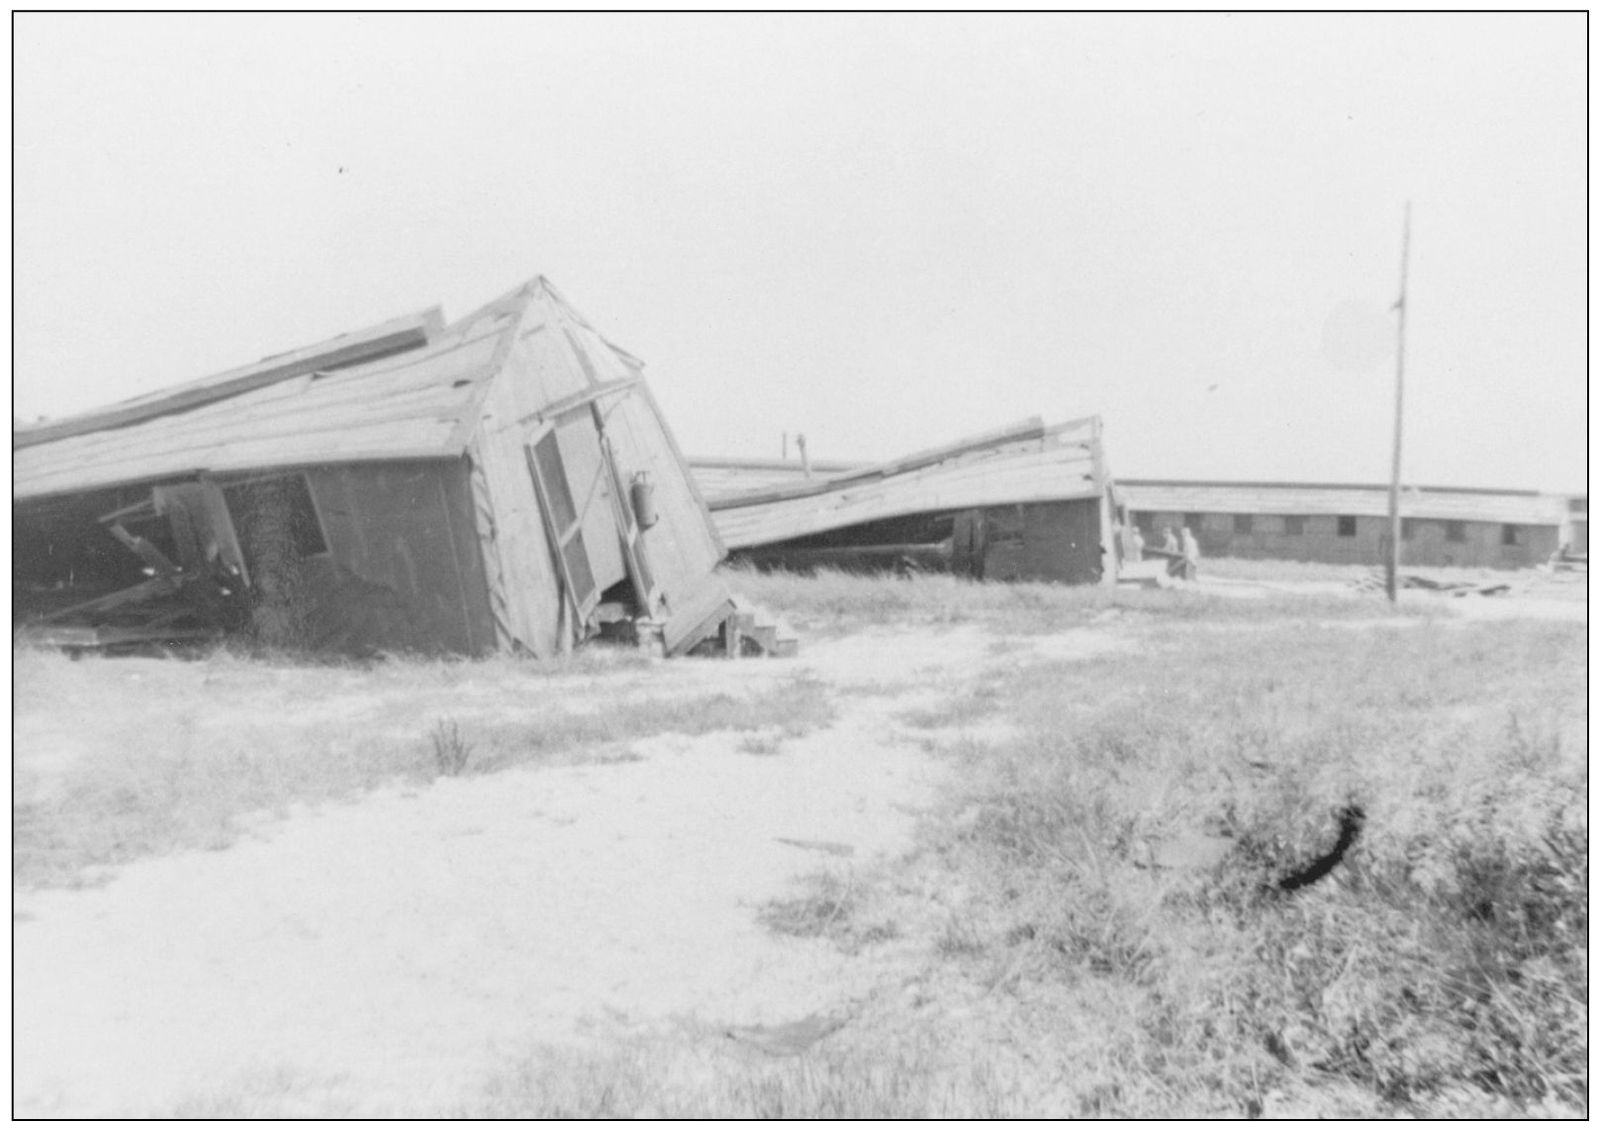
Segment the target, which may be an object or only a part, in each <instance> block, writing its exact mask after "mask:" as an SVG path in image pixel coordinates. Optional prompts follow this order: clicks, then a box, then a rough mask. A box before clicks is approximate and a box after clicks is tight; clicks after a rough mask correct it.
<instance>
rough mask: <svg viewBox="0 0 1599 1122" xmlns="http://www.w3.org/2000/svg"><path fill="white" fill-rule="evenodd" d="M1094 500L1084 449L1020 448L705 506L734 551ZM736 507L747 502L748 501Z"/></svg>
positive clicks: (1071, 445) (1076, 445) (1089, 458)
mask: <svg viewBox="0 0 1599 1122" xmlns="http://www.w3.org/2000/svg"><path fill="white" fill-rule="evenodd" d="M834 482H835V484H837V481H836V480H835V481H834ZM1098 495H1099V485H1098V482H1097V480H1096V478H1095V472H1094V456H1093V451H1092V449H1091V447H1090V446H1089V445H1088V444H1085V443H1083V442H1079V441H1070V442H1066V443H1061V444H1051V443H1044V444H1042V445H1039V444H1038V443H1036V442H1026V443H1024V444H1022V445H1020V446H1017V447H1013V448H1002V449H997V450H992V449H991V450H987V451H985V452H982V453H979V454H977V455H975V456H972V457H970V458H965V459H955V460H952V461H946V462H942V463H935V464H929V465H927V466H925V467H920V468H917V469H915V470H913V471H909V472H905V473H903V474H900V475H894V476H887V477H883V478H868V479H864V480H861V481H860V482H858V483H847V484H837V485H836V486H835V488H834V489H832V490H826V491H821V492H819V493H815V494H806V495H801V496H798V497H795V498H790V499H783V498H776V497H774V498H773V499H771V500H770V501H768V502H764V503H760V504H758V505H738V506H728V505H723V504H722V503H720V502H713V503H712V504H711V507H712V517H713V518H714V519H715V521H716V528H717V531H718V533H719V534H720V535H721V537H722V540H723V542H724V543H725V544H726V545H727V546H728V548H730V549H737V548H742V547H747V546H753V545H761V544H765V543H770V542H777V541H786V540H788V539H790V538H798V537H804V536H806V535H810V534H817V533H822V532H824V531H826V530H832V529H836V528H838V527H841V526H849V525H854V524H857V523H861V522H869V521H874V520H877V519H881V518H893V517H897V516H900V515H905V514H916V513H925V512H932V511H940V510H947V511H955V510H963V509H968V508H972V507H984V506H999V505H1004V504H1008V503H1030V502H1059V501H1066V500H1071V499H1083V498H1095V497H1098ZM737 501H740V502H747V501H748V496H741V497H740V499H739V500H737Z"/></svg>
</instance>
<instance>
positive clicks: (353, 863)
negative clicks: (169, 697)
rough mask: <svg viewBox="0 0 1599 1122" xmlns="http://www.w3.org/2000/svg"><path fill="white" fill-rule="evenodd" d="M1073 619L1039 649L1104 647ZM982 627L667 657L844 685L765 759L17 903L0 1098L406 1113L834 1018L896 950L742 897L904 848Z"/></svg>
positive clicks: (379, 822)
mask: <svg viewBox="0 0 1599 1122" xmlns="http://www.w3.org/2000/svg"><path fill="white" fill-rule="evenodd" d="M1084 634H1085V638H1084V639H1083V640H1078V641H1077V645H1075V646H1074V645H1073V643H1072V642H1068V641H1066V640H1064V639H1063V638H1062V637H1058V636H1057V637H1050V638H1049V639H1048V640H1047V641H1045V642H1044V643H1043V645H1042V647H1041V648H1040V649H1039V650H1038V652H1037V653H1038V654H1039V655H1043V656H1047V657H1054V658H1059V657H1070V656H1072V655H1073V654H1081V655H1086V654H1089V653H1096V652H1098V651H1101V650H1104V649H1105V640H1104V637H1103V636H1097V637H1096V636H1094V635H1093V634H1092V633H1084ZM993 642H994V640H993V637H992V636H991V635H989V634H988V633H986V632H983V631H981V630H978V629H975V628H968V629H957V630H952V631H945V632H943V633H940V634H938V635H936V636H935V635H932V634H930V633H929V632H926V631H922V632H914V631H903V632H900V631H891V630H881V631H876V632H872V633H868V634H862V635H855V636H851V637H849V638H846V639H842V640H836V641H831V642H821V641H817V642H813V643H811V644H808V647H807V650H806V651H805V652H804V653H803V655H802V657H801V658H800V659H798V660H794V661H788V660H784V661H781V662H778V661H765V660H762V661H745V662H742V663H725V662H680V663H671V664H664V665H662V666H660V667H657V668H655V671H657V672H658V675H657V676H658V677H659V676H666V677H667V678H668V684H669V685H671V684H674V683H675V684H677V685H680V686H681V688H683V689H692V688H697V687H700V686H704V685H705V684H706V683H708V682H715V683H718V684H725V683H727V682H729V681H758V680H769V679H772V678H777V677H782V676H785V675H791V674H793V673H794V672H795V671H796V670H804V671H808V672H810V673H814V674H815V675H817V676H819V677H821V678H823V679H824V680H827V681H829V682H832V683H836V684H838V685H841V686H847V687H853V689H850V690H845V691H842V693H843V696H842V698H841V701H840V704H841V707H842V710H843V711H842V714H841V717H840V719H839V720H838V721H837V722H836V723H834V724H833V725H832V726H831V727H830V728H828V729H825V730H823V731H821V732H819V733H816V734H813V735H810V736H806V737H803V738H800V739H795V740H789V741H786V742H784V743H782V744H781V746H780V747H779V748H778V750H777V751H776V752H772V753H768V754H755V753H751V752H749V751H746V750H740V749H741V746H743V747H746V748H747V746H748V745H747V734H734V733H714V734H710V735H706V736H702V737H698V738H694V739H690V738H687V737H683V736H678V735H669V736H662V737H656V738H652V739H650V740H646V741H640V742H637V743H635V744H634V745H633V746H632V751H631V752H630V753H628V755H627V758H626V759H625V760H624V761H623V762H617V763H596V764H587V765H581V766H573V765H565V766H562V765H544V766H532V767H526V768H522V769H518V770H513V771H506V772H500V773H497V774H493V775H486V776H480V777H470V778H458V779H441V780H439V781H438V782H437V783H435V784H433V785H432V786H430V787H426V788H414V787H411V788H400V787H396V788H389V789H385V790H383V791H380V792H378V793H376V794H374V795H372V796H370V797H368V798H366V799H364V800H362V801H360V802H358V803H356V804H353V805H340V806H329V807H323V808H319V809H316V810H312V811H305V812H302V813H297V814H295V815H293V816H291V817H290V818H288V819H287V820H284V821H277V822H272V823H263V824H262V825H260V826H259V827H258V828H257V829H255V830H254V831H253V833H252V836H250V837H248V838H246V839H245V840H243V841H241V842H239V843H237V844H235V845H233V846H231V847H229V848H227V849H225V850H220V851H216V852H189V853H183V854H179V855H175V856H171V857H166V858H161V859H155V860H147V861H143V862H140V863H137V864H135V865H132V866H128V867H126V868H124V869H122V870H121V871H120V872H119V873H118V874H117V875H116V876H115V877H114V878H112V879H111V880H110V881H109V883H107V884H105V885H103V886H102V887H98V888H90V889H80V890H61V891H42V892H31V893H26V894H23V895H21V896H19V898H18V900H17V903H16V908H17V911H18V913H19V915H21V916H22V917H23V918H22V919H21V921H19V922H17V923H16V924H14V939H15V942H14V951H15V966H16V970H15V979H16V982H15V992H14V1013H15V1018H16V1024H17V1025H18V1026H19V1029H20V1031H19V1032H18V1033H17V1036H16V1044H15V1057H14V1063H15V1076H14V1104H15V1108H16V1111H17V1113H18V1114H20V1115H24V1116H38V1115H53V1116H74V1117H96V1116H101V1117H103V1116H114V1115H124V1116H125V1115H129V1114H148V1113H162V1112H165V1111H170V1110H172V1109H173V1108H174V1107H175V1106H177V1105H179V1104H181V1103H183V1102H185V1101H193V1100H194V1099H195V1098H196V1097H199V1096H204V1095H206V1094H209V1093H216V1094H223V1095H227V1094H230V1093H233V1094H236V1093H237V1092H238V1089H239V1088H241V1087H249V1086H252V1085H259V1086H263V1087H267V1088H269V1089H271V1091H272V1093H273V1094H276V1095H278V1096H279V1097H280V1098H282V1096H283V1095H284V1094H285V1092H286V1091H287V1092H298V1093H303V1094H304V1095H306V1096H308V1097H307V1099H306V1102H305V1104H304V1105H305V1106H306V1107H307V1108H314V1107H315V1106H317V1105H318V1104H321V1105H329V1106H332V1105H336V1106H339V1107H341V1108H342V1109H345V1110H350V1111H354V1112H357V1113H368V1112H370V1113H391V1112H392V1113H407V1114H412V1113H424V1114H425V1113H429V1112H437V1111H443V1110H447V1109H451V1108H459V1107H460V1106H461V1105H462V1104H463V1103H465V1102H468V1101H470V1099H471V1097H472V1095H473V1094H474V1093H475V1092H476V1091H478V1090H479V1089H480V1088H481V1086H482V1085H483V1081H484V1080H485V1079H486V1078H487V1077H489V1076H490V1075H491V1074H492V1073H493V1072H494V1071H496V1070H501V1069H504V1068H505V1066H506V1065H507V1064H508V1063H511V1062H514V1060H515V1059H516V1058H517V1057H518V1056H520V1055H525V1054H526V1052H527V1051H528V1049H529V1048H530V1047H533V1046H536V1045H537V1044H539V1043H541V1042H543V1043H556V1044H561V1045H569V1044H574V1043H579V1044H580V1043H582V1042H585V1041H589V1042H597V1041H603V1040H605V1039H609V1038H615V1037H617V1036H619V1035H623V1034H627V1033H636V1032H653V1033H658V1032H661V1031H670V1030H678V1031H687V1032H698V1033H705V1032H718V1031H721V1030H722V1029H724V1028H726V1027H727V1026H734V1025H746V1026H747V1025H767V1024H779V1023H783V1022H787V1021H792V1020H797V1019H800V1018H805V1017H807V1016H812V1015H816V1014H822V1015H838V1014H847V1012H848V1010H849V1007H850V1006H851V1003H852V1002H856V1001H858V1000H859V999H861V998H863V997H864V996H865V995H866V994H868V993H869V992H871V991H872V989H873V988H874V987H875V986H879V985H881V984H883V983H884V980H885V978H889V977H892V976H893V975H894V972H895V971H896V970H897V969H899V966H898V965H897V959H898V958H903V957H904V956H905V955H906V954H908V953H910V951H909V949H908V948H906V947H903V946H898V945H895V944H889V945H887V946H885V947H884V948H883V950H882V952H881V953H874V954H859V955H844V954H843V953H841V952H840V951H839V950H838V948H837V947H836V946H835V945H834V944H833V943H832V942H831V941H829V940H825V939H803V938H796V937H792V936H783V935H778V934H774V933H773V932H772V931H771V930H770V929H769V927H767V926H766V925H763V924H762V923H761V922H760V919H759V913H760V908H761V905H762V904H763V903H765V902H768V901H770V900H772V899H773V898H781V897H784V896H790V895H793V894H795V893H796V892H800V891H803V888H804V885H805V883H806V877H807V876H808V875H814V874H816V873H819V872H827V873H830V874H831V875H832V876H833V878H834V881H835V883H838V882H842V883H845V884H848V883H849V881H850V878H852V877H853V876H855V875H856V873H857V872H858V871H862V870H864V869H865V868H866V867H867V866H869V865H870V864H871V863H873V862H877V861H882V860H884V859H886V858H889V857H891V856H893V855H894V854H897V853H900V852H903V851H904V850H905V849H907V848H908V847H909V845H910V844H911V841H912V836H913V831H914V828H915V825H916V821H917V816H918V814H920V813H923V812H925V811H926V810H927V809H928V808H930V807H932V806H933V805H934V804H935V800H936V797H937V792H938V787H939V784H940V783H941V782H942V781H943V780H944V778H945V776H944V774H943V772H942V771H941V770H940V767H939V765H937V764H936V763H934V761H933V758H932V757H931V756H929V755H928V754H927V753H926V752H925V751H924V750H922V749H921V748H919V747H918V746H917V744H916V742H915V740H914V738H912V737H907V736H905V735H904V730H903V728H902V726H901V725H900V724H899V723H898V721H897V718H896V715H897V714H899V713H901V712H904V711H906V710H908V709H914V708H916V707H918V706H921V707H925V706H927V705H928V704H929V703H930V702H932V701H934V700H936V698H937V696H938V694H937V691H938V689H939V688H940V685H941V684H947V683H948V682H949V681H950V680H951V676H954V675H958V674H960V673H962V672H969V668H971V667H973V666H980V665H981V664H982V661H983V658H984V655H985V652H987V651H989V649H990V648H991V646H992V645H993ZM1012 646H1013V647H1014V645H1012ZM1024 653H1025V652H1019V651H1017V650H1015V649H1012V650H1010V654H1011V655H1012V656H1013V657H1016V656H1020V655H1021V654H1024ZM635 756H636V757H637V758H636V759H634V758H633V757H635ZM290 1101H292V1095H291V1098H290Z"/></svg>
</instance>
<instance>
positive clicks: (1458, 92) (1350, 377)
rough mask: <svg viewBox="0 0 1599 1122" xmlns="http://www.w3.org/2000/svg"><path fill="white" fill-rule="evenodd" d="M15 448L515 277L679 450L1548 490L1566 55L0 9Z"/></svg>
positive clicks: (1256, 23)
mask: <svg viewBox="0 0 1599 1122" xmlns="http://www.w3.org/2000/svg"><path fill="white" fill-rule="evenodd" d="M13 34H14V90H15V92H14V168H13V170H14V184H15V187H14V308H15V319H14V331H15V339H14V355H15V367H14V381H13V385H14V398H15V400H14V413H15V415H16V416H18V417H20V418H22V419H25V420H32V419H33V418H34V417H36V416H37V415H40V414H44V415H50V416H61V415H65V414H69V413H72V412H75V411H78V410H81V409H84V408H88V407H91V406H95V405H99V404H104V403H108V402H111V401H114V400H119V399H122V398H125V397H130V396H133V395H135V394H139V393H144V392H147V391H149V390H151V389H155V388H158V387H160V386H163V385H167V384H171V383H174V382H179V381H184V380H187V379H190V378H194V377H198V376H200V375H204V374H209V373H214V372H216V371H218V370H222V369H226V368H228V367H231V366H238V365H242V364H245V363H248V362H252V361H254V360H256V359H258V358H260V357H262V356H264V355H267V354H271V353H275V352H280V351H283V350H287V349H290V348H292V347H296V346H300V345H303V344H306V343H311V342H316V341H318V340H320V339H323V338H327V337H329V336H332V335H335V334H338V333H340V332H343V331H347V330H352V329H356V328H359V327H363V326H367V325H369V324H372V323H375V322H378V321H381V320H384V319H387V318H390V317H392V316H395V315H399V314H401V313H405V312H409V311H414V310H418V309H421V308H423V307H427V306H431V305H434V304H442V305H443V306H444V311H445V314H446V315H447V316H448V317H450V318H452V319H453V318H456V317H458V316H460V315H463V314H465V313H467V312H469V311H471V310H472V309H473V308H475V307H477V306H478V305H480V304H482V303H484V302H486V301H488V300H490V299H492V298H493V297H495V296H497V295H499V294H500V293H502V292H503V291H505V290H508V289H510V288H512V287H514V286H515V285H517V284H518V283H520V282H521V281H523V280H525V279H527V278H528V277H530V276H532V275H534V274H537V273H543V274H544V275H546V276H548V277H549V278H550V279H551V280H552V281H554V282H555V284H556V286H557V287H558V288H559V289H560V290H561V291H562V293H563V294H564V295H565V296H566V297H567V298H568V299H569V300H571V301H572V302H573V303H574V304H575V305H576V306H577V307H578V308H579V309H580V310H582V311H583V313H584V314H585V315H586V316H588V318H589V319H591V320H592V321H593V322H594V323H595V325H596V326H597V327H599V328H600V330H601V331H602V332H604V333H605V334H606V335H607V336H608V337H610V338H611V339H612V340H613V341H615V342H616V343H618V344H619V345H621V346H623V347H625V348H627V349H628V350H629V351H631V352H633V353H635V354H637V355H639V356H640V357H641V358H643V359H644V360H645V362H646V364H647V373H648V375H649V377H650V382H651V385H652V387H653V388H654V390H655V392H656V395H657V397H658V398H659V399H660V401H661V404H662V407H663V408H664V410H665V411H666V414H667V419H668V421H669V423H670V424H671V425H672V427H673V429H674V430H675V432H676V433H677V436H678V440H679V443H680V444H681V445H682V446H683V448H684V449H685V450H686V451H688V452H689V453H690V454H696V453H698V454H709V455H718V454H720V455H766V456H775V455H777V454H778V453H779V451H780V440H781V437H780V434H781V433H782V432H783V431H784V430H787V431H788V432H790V433H793V432H801V431H802V432H804V433H806V434H807V436H808V438H809V443H810V449H811V454H812V455H813V456H815V457H819V458H888V457H893V456H897V455H900V454H903V453H906V452H910V451H913V450H915V449H916V448H919V447H922V446H925V445H929V444H934V443H940V442H943V441H945V440H949V439H954V438H957V437H960V436H963V435H966V434H970V433H975V432H979V431H981V430H983V429H987V428H991V427H994V426H997V425H1000V424H1004V423H1006V422H1009V421H1012V420H1016V419H1019V418H1021V417H1025V416H1028V415H1032V414H1041V415H1042V416H1044V417H1045V418H1046V419H1047V420H1050V421H1062V420H1067V419H1069V418H1072V417H1077V416H1081V415H1084V414H1088V413H1099V414H1101V415H1102V416H1103V417H1104V420H1105V424H1106V436H1107V447H1108V453H1109V459H1110V464H1111V468H1112V470H1113V471H1114V472H1115V473H1117V474H1119V475H1122V476H1127V477H1177V478H1184V477H1186V478H1221V479H1227V478H1233V479H1262V480H1269V479H1282V480H1307V481H1308V480H1315V481H1348V482H1379V481H1382V480H1385V479H1386V478H1387V474H1388V470H1389V455H1390V445H1389V442H1390V439H1391V426H1392V407H1393V372H1394V361H1393V360H1394V351H1393V341H1392V340H1393V328H1394V323H1395V318H1394V316H1393V315H1392V313H1390V312H1388V311H1387V308H1388V306H1389V305H1390V304H1391V303H1392V302H1393V300H1394V298H1395V297H1396V295H1397V293H1398V287H1399V258H1400V238H1401V228H1402V221H1403V207H1404V202H1405V200H1406V199H1410V200H1413V203H1414V208H1415V211H1414V228H1413V235H1412V239H1413V240H1412V251H1411V262H1410V333H1409V342H1408V348H1407V363H1406V374H1407V382H1406V417H1407V421H1406V437H1405V441H1406V443H1405V472H1404V474H1405V478H1406V480H1407V481H1409V482H1414V483H1430V484H1452V485H1461V486H1487V487H1534V488H1540V489H1544V490H1584V489H1586V476H1587V377H1586V346H1587V332H1586V311H1587V290H1586V286H1587V249H1586V237H1587V226H1586V222H1587V215H1586V204H1587V180H1586V156H1587V139H1588V134H1587V124H1586V118H1585V113H1586V109H1587V102H1586V97H1587V95H1586V85H1585V84H1586V77H1587V74H1586V61H1587V60H1586V48H1587V23H1586V19H1585V16H1584V15H1582V14H1580V13H1578V14H1570V15H1542V16H1525V15H1482V16H1462V15H1450V16H1443V15H1421V16H1382V15H1364V16H1336V15H1319V16H1317V15H1297V16H1296V15H1280V16H1244V15H1240V16H1230V17H1229V16H1220V15H1166V16H1091V17H1090V16H1036V17H1035V16H1009V17H956V16H924V17H919V18H911V17H907V16H892V17H840V16H830V17H824V16H722V17H712V16H706V17H666V16H640V15H628V16H620V15H613V16H568V17H549V16H537V17H535V16H523V17H511V16H481V17H438V16H433V17H422V16H343V17H333V16H304V15H302V16H222V15H209V16H206V15H176V16H121V15H99V16H63V15H40V14H31V15H16V16H14V17H13Z"/></svg>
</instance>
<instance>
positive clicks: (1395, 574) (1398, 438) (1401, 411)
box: [1388, 201, 1410, 604]
mask: <svg viewBox="0 0 1599 1122" xmlns="http://www.w3.org/2000/svg"><path fill="white" fill-rule="evenodd" d="M1409 274H1410V203H1409V202H1408V201H1407V202H1406V203H1405V241H1404V249H1403V250H1402V251H1401V252H1400V256H1399V300H1398V301H1397V302H1396V303H1395V304H1394V307H1395V308H1397V309H1398V311H1399V361H1398V364H1397V366H1396V368H1395V372H1394V472H1393V480H1392V482H1391V483H1390V484H1389V487H1388V599H1389V600H1390V601H1392V602H1393V603H1396V604H1397V603H1398V602H1399V543H1400V542H1401V541H1402V540H1403V533H1402V531H1403V526H1402V523H1401V521H1400V518H1399V452H1400V447H1401V444H1402V443H1403V437H1404V431H1405V296H1406V283H1407V281H1408V279H1409Z"/></svg>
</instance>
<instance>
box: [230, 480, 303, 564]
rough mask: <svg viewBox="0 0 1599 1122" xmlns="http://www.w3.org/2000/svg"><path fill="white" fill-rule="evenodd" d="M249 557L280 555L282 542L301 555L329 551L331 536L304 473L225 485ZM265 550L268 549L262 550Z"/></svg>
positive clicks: (235, 527) (236, 524)
mask: <svg viewBox="0 0 1599 1122" xmlns="http://www.w3.org/2000/svg"><path fill="white" fill-rule="evenodd" d="M222 495H223V498H224V499H225V500H226V502H227V505H228V515H229V516H230V517H231V518H232V519H233V528H234V532H235V533H236V534H237V535H238V538H239V550H240V552H241V553H243V554H244V556H245V558H246V559H247V561H248V560H249V559H253V558H259V557H263V556H266V555H267V554H271V555H274V556H275V555H277V553H278V551H279V550H280V549H281V545H282V543H283V542H287V543H289V545H290V546H291V547H292V549H293V552H294V554H295V555H296V556H299V557H316V556H319V555H321V554H324V553H327V552H328V540H327V537H326V536H325V535H324V534H323V533H322V522H321V520H320V519H318V518H317V513H316V504H315V503H314V502H312V501H311V487H310V485H309V484H308V483H307V482H306V481H305V476H303V475H280V476H277V477H275V478H272V479H261V480H252V481H249V482H245V483H230V484H228V485H227V486H225V487H223V488H222ZM263 551H265V553H264V552H263Z"/></svg>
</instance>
